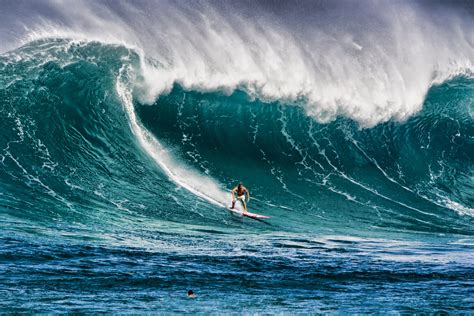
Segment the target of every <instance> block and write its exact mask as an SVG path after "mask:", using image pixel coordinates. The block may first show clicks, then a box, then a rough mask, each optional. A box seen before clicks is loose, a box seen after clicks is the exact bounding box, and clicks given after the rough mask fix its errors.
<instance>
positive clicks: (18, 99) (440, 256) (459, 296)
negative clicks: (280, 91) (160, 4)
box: [0, 36, 474, 314]
mask: <svg viewBox="0 0 474 316" xmlns="http://www.w3.org/2000/svg"><path fill="white" fill-rule="evenodd" d="M157 63H158V64H159V62H157V61H156V60H155V59H147V58H145V57H144V56H143V55H142V52H140V51H139V50H137V49H136V48H134V47H130V46H126V45H122V44H110V43H109V44H107V43H105V42H102V41H96V40H73V39H71V38H68V37H64V36H57V37H48V38H44V39H40V40H31V41H28V42H27V43H25V44H24V45H22V46H19V47H17V48H14V49H11V50H8V51H6V52H4V53H3V54H2V55H1V56H0V113H1V116H0V127H1V137H0V163H1V164H0V221H1V228H2V229H1V230H0V240H1V243H0V271H1V273H0V293H1V296H2V298H3V299H2V300H1V301H0V310H2V311H3V312H7V313H10V312H46V313H48V312H52V311H55V312H86V313H92V312H115V313H121V312H145V311H148V312H176V313H182V312H186V313H193V312H199V313H211V312H212V313H229V312H239V313H242V312H244V313H289V314H290V313H295V312H301V313H305V312H316V313H373V312H392V313H418V312H429V313H434V312H438V311H447V312H456V313H458V312H459V313H461V312H464V313H472V311H473V309H474V299H473V297H474V295H473V293H474V292H473V291H474V272H473V271H474V270H473V262H474V261H473V260H474V249H473V247H474V237H473V236H474V199H473V196H474V182H473V177H474V175H473V172H474V167H473V166H474V164H473V162H474V161H473V157H474V124H473V111H474V107H473V100H474V81H473V79H472V76H471V75H469V73H459V74H458V75H456V76H452V77H450V78H448V79H446V80H443V81H441V82H438V83H435V84H432V85H431V87H429V89H428V90H427V92H426V95H425V96H424V101H423V103H422V106H421V107H420V110H419V111H417V112H416V113H414V114H410V115H408V117H407V118H404V119H402V120H397V119H396V117H393V118H392V119H389V120H384V119H380V120H379V121H378V122H377V123H376V124H372V123H373V122H372V121H370V120H368V119H367V118H365V116H360V115H359V114H356V113H355V110H354V113H353V114H348V113H346V112H344V111H345V110H343V108H342V107H341V108H339V110H337V111H339V112H340V113H339V114H337V115H336V116H335V117H332V118H331V119H330V120H329V121H326V120H323V119H321V116H317V117H316V118H315V117H314V116H313V115H311V113H312V112H311V111H312V108H311V107H309V104H310V99H309V95H308V96H300V97H297V98H293V99H291V98H275V97H269V96H268V95H267V96H265V95H262V96H259V95H258V94H257V95H255V94H253V93H252V91H251V89H249V86H245V85H241V86H236V87H235V89H231V90H228V89H225V88H213V89H210V88H206V89H203V88H202V87H195V88H193V85H189V84H188V83H186V82H184V81H179V80H177V81H175V82H173V83H172V84H171V85H170V86H169V89H168V90H166V91H162V93H160V95H159V96H157V97H155V98H152V99H151V101H150V99H149V98H147V97H144V89H146V88H147V85H148V84H149V82H150V79H149V78H147V77H146V76H147V75H149V73H147V69H146V67H149V66H150V64H155V66H156V67H158V66H159V65H157ZM146 65H148V66H146ZM156 80H158V79H156ZM144 82H146V84H144ZM148 89H149V87H148ZM262 89H263V88H262ZM262 91H263V90H262ZM390 106H392V108H390V109H388V108H387V109H381V108H380V106H379V107H376V106H375V107H374V108H371V109H372V110H374V111H379V112H377V113H379V114H380V113H389V112H390V111H392V110H393V107H394V106H395V105H394V104H391V105H390ZM313 110H314V109H313ZM337 111H336V112H337ZM400 111H402V110H400ZM404 111H408V112H409V110H408V109H405V110H404ZM400 113H401V112H400ZM400 113H398V114H393V115H394V116H397V115H398V116H400V117H401V116H403V114H400ZM320 114H321V113H320ZM379 114H375V112H374V114H373V115H372V116H371V117H373V118H375V117H376V116H377V115H379ZM318 115H319V114H318ZM369 116H370V115H369ZM377 117H379V116H377ZM358 118H359V119H360V120H359V121H358ZM239 181H243V182H244V184H245V185H246V186H247V187H248V188H249V190H250V192H251V197H252V199H251V201H250V204H249V208H250V210H251V211H253V212H256V213H261V214H265V215H268V216H270V217H271V218H270V219H268V220H266V221H254V220H251V219H247V218H242V217H239V216H236V215H233V214H231V213H230V212H228V211H227V210H226V209H225V206H226V204H228V203H230V194H229V193H228V192H229V191H228V190H230V189H231V188H232V187H233V186H234V185H235V184H236V183H237V182H239ZM188 289H193V290H194V292H195V293H196V294H197V298H196V299H188V298H187V297H186V292H187V290H188Z"/></svg>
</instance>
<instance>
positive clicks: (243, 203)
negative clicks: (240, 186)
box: [240, 197, 247, 212]
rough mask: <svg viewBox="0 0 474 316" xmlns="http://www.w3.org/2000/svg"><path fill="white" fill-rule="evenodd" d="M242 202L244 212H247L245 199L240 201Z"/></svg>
mask: <svg viewBox="0 0 474 316" xmlns="http://www.w3.org/2000/svg"><path fill="white" fill-rule="evenodd" d="M240 201H241V202H242V205H243V206H244V212H247V204H246V203H245V197H244V198H243V199H241V200H240Z"/></svg>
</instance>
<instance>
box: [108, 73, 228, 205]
mask: <svg viewBox="0 0 474 316" xmlns="http://www.w3.org/2000/svg"><path fill="white" fill-rule="evenodd" d="M130 72H131V70H130V69H129V67H128V66H125V65H124V66H123V67H122V68H121V70H120V74H119V77H118V79H117V83H116V90H117V94H118V95H119V96H120V98H121V99H122V101H123V105H124V108H125V111H126V112H127V114H128V117H129V122H130V127H131V129H132V131H133V133H134V134H135V136H136V137H137V139H138V141H139V142H140V144H141V145H142V147H143V148H144V149H145V150H146V152H147V153H148V154H149V155H150V156H151V157H152V158H153V159H154V160H155V161H156V162H157V164H158V165H159V166H160V167H161V168H162V170H163V171H164V172H165V173H166V175H167V176H168V177H169V178H170V179H171V180H172V181H173V182H175V183H176V184H178V185H179V186H181V187H183V188H185V189H186V190H188V191H190V192H191V193H193V194H195V195H196V196H198V197H200V198H202V199H204V200H206V201H208V202H210V203H212V204H214V205H217V206H220V207H226V204H227V203H228V201H229V197H230V194H229V193H226V192H224V191H223V190H222V189H220V188H219V186H218V185H217V184H216V183H215V182H214V181H212V180H211V179H210V178H208V177H204V176H201V175H199V174H197V173H195V172H193V171H192V170H190V169H186V168H185V167H184V166H182V165H179V164H177V163H176V162H175V161H173V159H172V157H171V156H170V155H169V153H168V151H167V150H166V149H165V148H163V146H162V145H161V144H160V143H159V142H158V141H157V140H156V138H155V137H153V135H151V133H150V132H148V131H147V130H146V129H144V128H143V127H142V126H141V125H140V123H139V121H138V119H137V116H136V114H135V111H134V106H133V102H132V93H131V91H130V90H128V89H127V87H126V86H125V83H124V82H122V80H123V79H124V76H127V75H130ZM201 188H205V189H206V191H205V192H202V191H201Z"/></svg>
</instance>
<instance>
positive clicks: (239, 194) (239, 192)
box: [230, 182, 250, 212]
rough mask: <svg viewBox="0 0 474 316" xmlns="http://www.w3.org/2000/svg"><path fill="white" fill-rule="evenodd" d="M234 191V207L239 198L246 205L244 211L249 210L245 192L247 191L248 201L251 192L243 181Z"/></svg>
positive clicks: (232, 191)
mask: <svg viewBox="0 0 474 316" xmlns="http://www.w3.org/2000/svg"><path fill="white" fill-rule="evenodd" d="M230 192H231V193H232V207H231V208H234V207H235V202H237V200H239V201H240V202H241V203H242V205H243V206H244V212H247V204H246V203H245V193H247V203H248V202H249V201H250V193H249V190H247V188H246V187H244V186H243V184H242V182H240V183H239V184H238V185H237V186H236V187H235V188H233V189H232V190H231V191H230ZM235 193H237V199H236V198H235Z"/></svg>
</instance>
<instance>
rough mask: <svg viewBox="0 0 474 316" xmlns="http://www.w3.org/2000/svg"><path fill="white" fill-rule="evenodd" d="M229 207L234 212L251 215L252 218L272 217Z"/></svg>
mask: <svg viewBox="0 0 474 316" xmlns="http://www.w3.org/2000/svg"><path fill="white" fill-rule="evenodd" d="M227 209H228V210H229V211H231V212H233V213H236V214H239V215H241V216H246V217H250V218H253V219H263V218H270V216H265V215H260V214H255V213H250V212H244V211H241V210H238V209H233V208H230V207H227Z"/></svg>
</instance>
